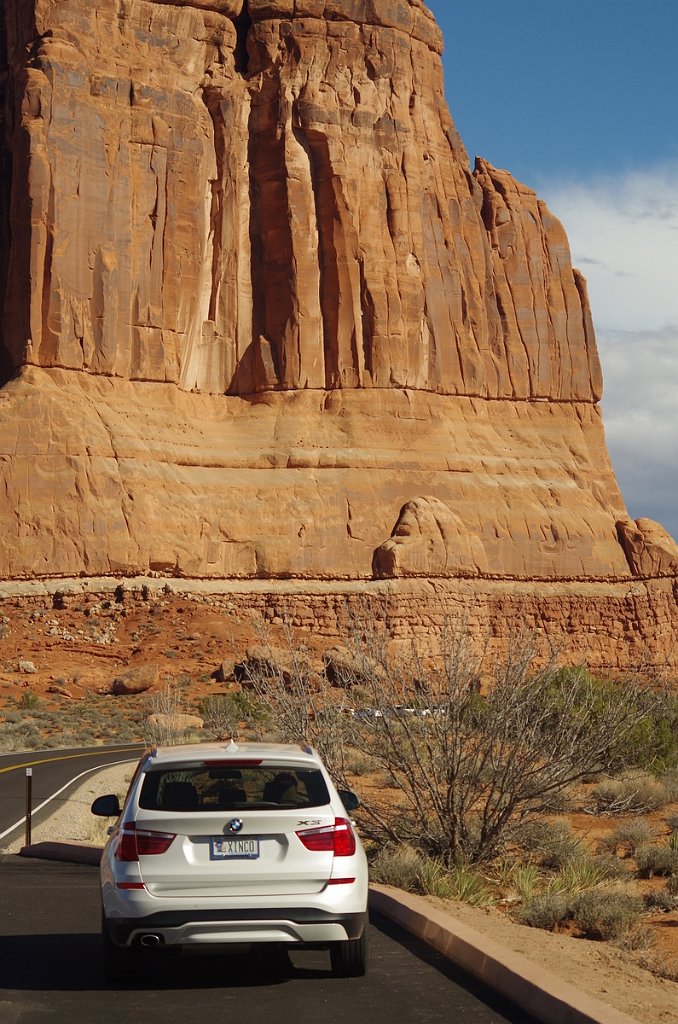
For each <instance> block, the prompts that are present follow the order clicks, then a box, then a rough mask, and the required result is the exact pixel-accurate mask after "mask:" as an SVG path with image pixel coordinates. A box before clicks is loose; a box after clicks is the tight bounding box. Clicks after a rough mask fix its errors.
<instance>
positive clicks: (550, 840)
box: [538, 819, 584, 871]
mask: <svg viewBox="0 0 678 1024" xmlns="http://www.w3.org/2000/svg"><path fill="white" fill-rule="evenodd" d="M542 824H543V831H542V841H541V849H540V850H539V851H538V856H539V863H540V864H541V865H542V867H544V868H547V869H549V870H551V871H558V870H560V868H562V867H563V866H564V865H565V864H568V863H569V862H570V861H572V860H577V859H578V858H580V857H581V856H582V853H583V851H584V844H583V840H582V838H581V837H580V836H576V835H575V834H574V832H573V831H572V828H571V826H570V825H569V823H568V822H567V821H565V820H563V819H561V820H558V821H553V822H543V823H542Z"/></svg>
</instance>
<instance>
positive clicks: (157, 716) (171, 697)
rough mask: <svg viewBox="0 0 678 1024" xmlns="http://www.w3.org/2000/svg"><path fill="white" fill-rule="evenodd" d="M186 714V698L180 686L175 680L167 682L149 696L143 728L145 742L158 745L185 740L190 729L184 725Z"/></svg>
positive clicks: (170, 744) (169, 744) (171, 744)
mask: <svg viewBox="0 0 678 1024" xmlns="http://www.w3.org/2000/svg"><path fill="white" fill-rule="evenodd" d="M186 714H187V707H186V700H185V697H184V693H183V691H182V689H181V687H180V686H178V685H177V684H176V683H175V682H167V683H166V684H165V686H164V687H163V688H162V690H158V692H157V693H154V694H152V696H151V698H150V713H149V715H148V718H147V719H146V723H145V729H144V738H145V740H146V742H147V743H149V744H151V745H156V744H157V745H158V746H173V745H175V744H177V743H183V742H185V741H186V740H187V739H188V737H189V734H190V731H191V730H190V728H189V727H187V725H186Z"/></svg>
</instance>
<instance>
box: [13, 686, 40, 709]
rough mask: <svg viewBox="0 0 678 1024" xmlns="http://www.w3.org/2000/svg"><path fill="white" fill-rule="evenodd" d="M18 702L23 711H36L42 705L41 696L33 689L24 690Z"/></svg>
mask: <svg viewBox="0 0 678 1024" xmlns="http://www.w3.org/2000/svg"><path fill="white" fill-rule="evenodd" d="M17 704H18V706H19V707H20V708H21V710H22V711H35V710H36V708H39V707H40V698H39V697H38V695H37V693H33V691H32V690H24V692H23V693H22V694H21V696H20V698H19V700H18V701H17Z"/></svg>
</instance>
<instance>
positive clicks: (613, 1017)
mask: <svg viewBox="0 0 678 1024" xmlns="http://www.w3.org/2000/svg"><path fill="white" fill-rule="evenodd" d="M370 908H371V909H372V910H376V911H377V912H378V913H380V914H383V915H384V916H385V917H388V918H389V919H390V920H391V921H394V922H395V923H396V924H399V925H400V926H401V927H402V928H404V929H405V930H406V931H408V932H410V933H411V934H413V935H416V936H417V938H419V939H421V940H422V941H424V942H426V943H427V944H428V945H429V946H432V947H433V948H434V949H436V950H437V951H438V952H439V953H442V954H443V956H445V957H447V958H448V959H449V960H451V961H453V963H455V964H457V965H458V966H459V967H462V968H463V969H464V970H465V971H467V972H468V973H469V974H471V975H473V977H475V978H478V979H479V980H480V981H483V982H485V984H487V985H488V986H489V987H490V988H492V989H494V990H495V991H496V992H499V993H500V994H501V995H503V996H505V997H506V998H507V999H510V1000H511V1002H512V1003H515V1004H516V1005H517V1006H519V1007H520V1008H521V1009H523V1010H525V1011H526V1012H527V1013H530V1014H531V1015H532V1016H533V1017H536V1018H537V1019H538V1020H540V1021H543V1022H544V1024H638V1021H637V1020H635V1018H633V1017H629V1016H628V1015H627V1014H625V1013H622V1012H621V1011H620V1010H616V1009H614V1007H612V1006H608V1005H607V1004H606V1003H602V1002H600V1000H598V999H595V998H594V997H593V996H588V995H585V994H584V993H583V992H580V991H579V990H578V989H576V988H575V987H574V986H573V985H568V984H567V982H565V981H562V980H561V979H560V978H558V977H556V975H555V974H551V972H550V971H546V970H544V969H543V968H541V967H539V966H537V965H536V964H534V963H532V962H531V961H530V960H527V959H526V958H525V957H523V956H521V955H520V954H519V953H514V952H513V951H512V950H509V949H507V948H506V947H505V946H501V945H500V944H499V943H498V942H495V941H494V940H493V939H490V938H488V937H487V936H486V935H483V934H482V933H481V932H477V931H475V929H474V928H469V927H468V926H467V925H464V924H462V923H461V922H460V921H457V920H456V919H455V918H454V917H452V916H451V915H450V914H446V913H444V912H443V911H440V910H437V909H436V908H435V907H433V906H431V904H430V903H427V901H426V900H424V899H422V898H421V897H419V896H413V895H411V894H410V893H406V892H402V891H401V890H400V889H390V888H387V887H386V886H381V885H371V886H370Z"/></svg>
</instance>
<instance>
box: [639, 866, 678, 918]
mask: <svg viewBox="0 0 678 1024" xmlns="http://www.w3.org/2000/svg"><path fill="white" fill-rule="evenodd" d="M673 878H675V879H676V880H678V876H675V875H674V876H672V878H670V879H669V881H668V883H667V885H666V887H665V888H664V889H653V890H652V891H651V892H647V893H645V894H644V896H643V903H644V904H645V909H646V910H654V911H657V910H659V911H662V912H663V913H665V914H670V913H672V912H673V911H674V910H678V893H674V892H672V891H671V889H670V883H671V881H672V880H673Z"/></svg>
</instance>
